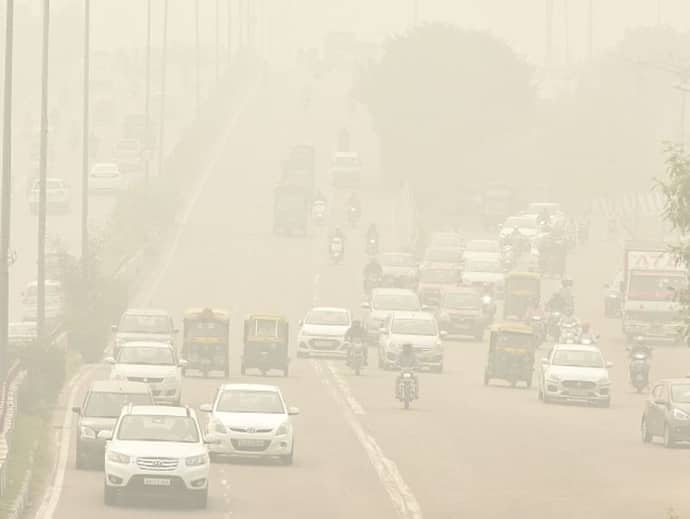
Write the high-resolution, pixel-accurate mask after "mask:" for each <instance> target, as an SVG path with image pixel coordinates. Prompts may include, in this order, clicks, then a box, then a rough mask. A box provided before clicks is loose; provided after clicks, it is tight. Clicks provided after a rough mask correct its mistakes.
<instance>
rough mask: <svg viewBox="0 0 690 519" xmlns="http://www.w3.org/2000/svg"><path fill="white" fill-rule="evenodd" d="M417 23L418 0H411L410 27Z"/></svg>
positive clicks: (415, 25)
mask: <svg viewBox="0 0 690 519" xmlns="http://www.w3.org/2000/svg"><path fill="white" fill-rule="evenodd" d="M418 23H419V0H412V27H417V24H418Z"/></svg>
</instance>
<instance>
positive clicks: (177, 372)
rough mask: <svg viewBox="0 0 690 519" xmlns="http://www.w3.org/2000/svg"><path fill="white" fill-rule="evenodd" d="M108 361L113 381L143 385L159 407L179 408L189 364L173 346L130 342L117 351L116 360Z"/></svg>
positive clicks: (109, 358) (158, 343)
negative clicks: (171, 406) (168, 405)
mask: <svg viewBox="0 0 690 519" xmlns="http://www.w3.org/2000/svg"><path fill="white" fill-rule="evenodd" d="M105 360H106V362H107V363H109V364H113V369H112V371H111V373H110V378H111V379H113V380H129V381H130V382H144V383H146V384H148V385H149V387H150V388H151V393H152V394H153V399H154V400H155V401H156V403H162V404H173V405H180V400H181V399H182V368H184V367H185V366H186V365H187V362H186V361H184V360H181V359H178V358H177V353H176V352H175V349H174V348H173V347H172V346H171V345H170V344H164V343H161V342H153V341H148V342H145V341H141V342H128V343H127V344H125V345H123V346H120V348H118V351H117V357H114V358H113V357H108V358H107V359H105Z"/></svg>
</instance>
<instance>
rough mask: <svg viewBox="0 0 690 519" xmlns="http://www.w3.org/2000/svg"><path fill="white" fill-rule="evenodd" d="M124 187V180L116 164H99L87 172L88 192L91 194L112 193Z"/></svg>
mask: <svg viewBox="0 0 690 519" xmlns="http://www.w3.org/2000/svg"><path fill="white" fill-rule="evenodd" d="M123 187H124V179H123V177H122V173H121V172H120V168H119V167H118V165H117V164H113V163H109V162H101V163H98V164H94V165H93V167H92V168H91V171H90V172H89V191H90V192H92V193H113V192H116V191H120V190H121V189H122V188H123Z"/></svg>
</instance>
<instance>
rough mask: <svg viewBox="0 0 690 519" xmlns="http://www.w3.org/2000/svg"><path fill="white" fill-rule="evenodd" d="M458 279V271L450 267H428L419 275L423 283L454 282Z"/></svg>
mask: <svg viewBox="0 0 690 519" xmlns="http://www.w3.org/2000/svg"><path fill="white" fill-rule="evenodd" d="M457 279H458V276H457V273H456V272H455V271H454V270H450V269H426V270H423V271H422V272H421V273H420V275H419V280H420V281H421V282H422V283H454V282H455V281H457Z"/></svg>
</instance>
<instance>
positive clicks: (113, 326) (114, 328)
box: [110, 324, 117, 332]
mask: <svg viewBox="0 0 690 519" xmlns="http://www.w3.org/2000/svg"><path fill="white" fill-rule="evenodd" d="M110 330H111V331H113V332H117V325H116V324H113V325H111V326H110Z"/></svg>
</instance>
